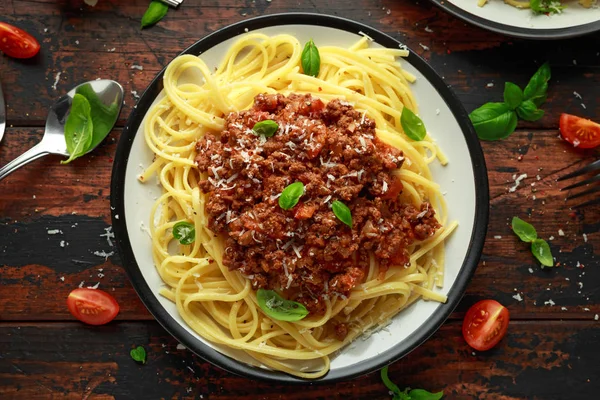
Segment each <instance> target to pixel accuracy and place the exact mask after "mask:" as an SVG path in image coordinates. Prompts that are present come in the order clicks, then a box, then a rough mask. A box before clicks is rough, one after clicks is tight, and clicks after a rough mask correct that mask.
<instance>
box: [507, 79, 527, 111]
mask: <svg viewBox="0 0 600 400" xmlns="http://www.w3.org/2000/svg"><path fill="white" fill-rule="evenodd" d="M522 102H523V91H522V90H521V88H520V87H518V86H517V85H515V84H514V83H512V82H506V83H504V103H505V104H506V105H507V106H508V108H510V109H511V110H514V109H516V108H517V107H519V106H520V105H521V103H522Z"/></svg>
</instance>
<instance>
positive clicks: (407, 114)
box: [400, 107, 427, 142]
mask: <svg viewBox="0 0 600 400" xmlns="http://www.w3.org/2000/svg"><path fill="white" fill-rule="evenodd" d="M400 124H401V125H402V129H403V130H404V133H406V136H408V137H409V138H411V139H412V140H414V141H417V142H418V141H419V140H423V139H424V138H425V136H426V135H427V130H425V125H424V124H423V121H422V120H421V118H419V117H418V116H417V114H415V113H414V112H412V111H411V110H409V109H408V107H404V108H403V109H402V114H401V115H400Z"/></svg>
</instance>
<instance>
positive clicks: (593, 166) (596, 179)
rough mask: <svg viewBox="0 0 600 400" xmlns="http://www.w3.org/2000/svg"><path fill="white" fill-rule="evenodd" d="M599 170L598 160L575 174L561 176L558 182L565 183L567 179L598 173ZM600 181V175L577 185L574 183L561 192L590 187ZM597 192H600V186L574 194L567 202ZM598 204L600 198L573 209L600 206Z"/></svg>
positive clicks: (599, 162) (599, 161)
mask: <svg viewBox="0 0 600 400" xmlns="http://www.w3.org/2000/svg"><path fill="white" fill-rule="evenodd" d="M598 170H600V160H596V161H594V162H593V163H591V164H589V165H586V166H585V167H583V168H580V169H578V170H577V171H574V172H571V173H569V174H567V175H564V176H561V177H560V178H558V179H557V181H563V180H565V179H570V178H574V177H577V176H580V175H583V174H585V173H588V172H593V171H598ZM599 181H600V173H598V174H597V175H595V176H593V177H591V178H588V179H584V180H582V181H581V182H577V183H574V184H572V185H569V186H566V187H564V188H562V189H560V190H561V191H564V190H570V189H575V188H578V187H581V186H586V185H589V184H591V183H594V182H599ZM596 192H600V185H597V186H594V187H592V188H590V189H587V190H584V191H582V192H579V193H574V194H572V195H569V196H568V197H567V198H566V199H565V200H570V199H575V198H578V197H582V196H585V195H588V194H592V193H596ZM598 203H600V198H595V199H592V200H589V201H586V202H584V203H582V204H578V205H576V206H574V207H572V208H581V207H585V206H590V205H592V204H598Z"/></svg>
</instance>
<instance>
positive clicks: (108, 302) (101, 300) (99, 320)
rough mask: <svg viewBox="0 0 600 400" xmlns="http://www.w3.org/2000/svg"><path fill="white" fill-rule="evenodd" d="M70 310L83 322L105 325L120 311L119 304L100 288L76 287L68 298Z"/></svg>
mask: <svg viewBox="0 0 600 400" xmlns="http://www.w3.org/2000/svg"><path fill="white" fill-rule="evenodd" d="M67 306H68V307H69V311H70V312H71V314H73V316H74V317H75V318H77V319H78V320H80V321H81V322H85V323H86V324H90V325H104V324H106V323H108V322H110V321H112V320H113V319H114V318H115V317H116V316H117V314H118V313H119V304H118V303H117V301H116V300H115V298H114V297H112V296H111V295H110V294H108V293H106V292H105V291H103V290H99V289H85V288H80V289H75V290H73V291H72V292H71V293H69V297H68V298H67Z"/></svg>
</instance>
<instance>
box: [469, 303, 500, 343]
mask: <svg viewBox="0 0 600 400" xmlns="http://www.w3.org/2000/svg"><path fill="white" fill-rule="evenodd" d="M509 320H510V315H509V313H508V310H507V309H506V307H504V306H503V305H502V304H500V303H498V302H497V301H496V300H481V301H479V302H477V303H475V304H473V305H472V306H471V308H469V310H468V311H467V314H466V315H465V319H464V320H463V326H462V332H463V337H464V338H465V341H466V342H467V343H468V344H469V346H471V347H472V348H474V349H475V350H479V351H485V350H489V349H491V348H492V347H494V346H495V345H497V344H498V343H499V342H500V340H502V338H503V337H504V335H505V334H506V330H507V329H508V322H509Z"/></svg>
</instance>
